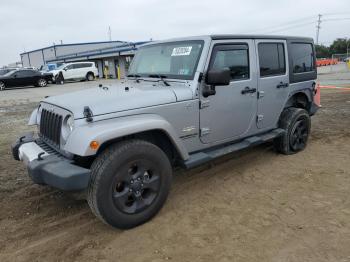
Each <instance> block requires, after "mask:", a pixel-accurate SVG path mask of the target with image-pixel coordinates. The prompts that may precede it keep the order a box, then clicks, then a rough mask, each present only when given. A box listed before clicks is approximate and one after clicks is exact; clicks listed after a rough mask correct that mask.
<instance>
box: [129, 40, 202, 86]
mask: <svg viewBox="0 0 350 262" xmlns="http://www.w3.org/2000/svg"><path fill="white" fill-rule="evenodd" d="M203 44H204V42H203V41H181V42H169V43H161V44H154V45H149V46H145V47H141V48H140V49H139V50H138V51H137V53H136V55H135V58H134V59H133V61H132V63H131V66H130V70H129V74H130V75H133V76H144V77H154V76H160V77H166V78H175V79H186V80H190V79H193V77H194V74H195V72H196V68H197V64H198V61H199V58H200V55H201V52H202V48H203Z"/></svg>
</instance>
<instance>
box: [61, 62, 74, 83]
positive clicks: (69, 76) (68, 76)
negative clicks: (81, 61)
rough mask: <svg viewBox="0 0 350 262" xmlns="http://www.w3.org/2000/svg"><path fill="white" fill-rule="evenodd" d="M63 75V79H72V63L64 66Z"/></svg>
mask: <svg viewBox="0 0 350 262" xmlns="http://www.w3.org/2000/svg"><path fill="white" fill-rule="evenodd" d="M62 73H63V77H64V79H66V80H68V79H73V78H74V64H71V65H68V66H66V67H65V68H64V69H63V71H62Z"/></svg>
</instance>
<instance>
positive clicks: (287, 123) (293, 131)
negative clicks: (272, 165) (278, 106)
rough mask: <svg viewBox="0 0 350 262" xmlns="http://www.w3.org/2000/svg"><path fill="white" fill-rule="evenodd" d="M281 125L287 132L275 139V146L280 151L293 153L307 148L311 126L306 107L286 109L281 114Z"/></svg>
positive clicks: (288, 153)
mask: <svg viewBox="0 0 350 262" xmlns="http://www.w3.org/2000/svg"><path fill="white" fill-rule="evenodd" d="M279 127H280V128H282V129H284V130H285V131H286V132H285V133H284V134H283V135H282V136H280V137H277V138H275V139H274V147H275V149H276V150H277V151H278V152H280V153H282V154H285V155H291V154H295V153H297V152H300V151H302V150H304V149H305V147H306V145H307V141H308V138H309V134H310V128H311V120H310V115H309V113H308V112H307V111H306V110H305V109H302V108H295V107H291V108H287V109H285V110H284V111H283V112H282V114H281V117H280V121H279Z"/></svg>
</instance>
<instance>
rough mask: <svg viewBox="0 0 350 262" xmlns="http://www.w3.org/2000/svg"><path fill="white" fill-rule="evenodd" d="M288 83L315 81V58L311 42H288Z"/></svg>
mask: <svg viewBox="0 0 350 262" xmlns="http://www.w3.org/2000/svg"><path fill="white" fill-rule="evenodd" d="M287 43H288V56H289V80H290V83H298V82H304V81H310V80H313V81H315V80H316V79H317V70H316V56H315V48H314V45H313V42H312V41H311V40H309V39H305V41H304V40H294V39H292V40H288V41H287Z"/></svg>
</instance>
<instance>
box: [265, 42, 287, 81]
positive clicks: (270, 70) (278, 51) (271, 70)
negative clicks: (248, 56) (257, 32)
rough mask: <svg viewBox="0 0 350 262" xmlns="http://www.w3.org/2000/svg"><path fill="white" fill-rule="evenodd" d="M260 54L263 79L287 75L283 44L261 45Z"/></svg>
mask: <svg viewBox="0 0 350 262" xmlns="http://www.w3.org/2000/svg"><path fill="white" fill-rule="evenodd" d="M258 52H259V66H260V76H261V77H267V76H276V75H284V74H285V73H286V59H285V51H284V45H283V44H282V43H260V44H259V45H258Z"/></svg>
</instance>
